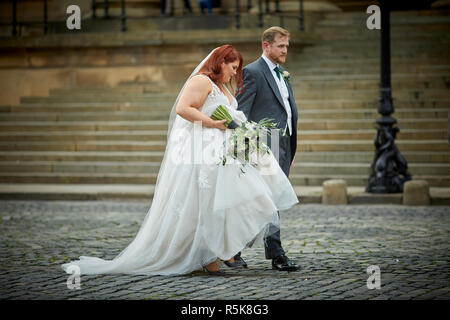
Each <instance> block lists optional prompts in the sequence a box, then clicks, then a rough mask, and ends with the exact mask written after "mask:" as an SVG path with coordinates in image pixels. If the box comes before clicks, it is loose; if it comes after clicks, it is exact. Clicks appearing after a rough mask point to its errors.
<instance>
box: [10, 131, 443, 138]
mask: <svg viewBox="0 0 450 320" xmlns="http://www.w3.org/2000/svg"><path fill="white" fill-rule="evenodd" d="M375 134H376V132H375V130H373V129H371V130H356V129H355V130H301V131H299V133H298V135H297V137H298V140H328V139H330V140H337V139H339V140H340V139H342V140H367V139H374V138H375ZM447 137H448V133H447V131H446V130H442V129H422V130H414V129H412V130H408V129H404V130H401V131H400V132H399V133H397V137H396V138H397V139H399V140H428V139H429V140H441V139H443V140H445V139H447ZM5 139H7V138H5ZM15 140H18V139H16V138H15Z"/></svg>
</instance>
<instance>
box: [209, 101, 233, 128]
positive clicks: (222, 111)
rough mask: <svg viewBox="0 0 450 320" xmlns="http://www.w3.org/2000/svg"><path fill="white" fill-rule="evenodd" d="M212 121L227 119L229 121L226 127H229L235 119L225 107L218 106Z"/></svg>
mask: <svg viewBox="0 0 450 320" xmlns="http://www.w3.org/2000/svg"><path fill="white" fill-rule="evenodd" d="M211 119H213V120H224V119H226V120H227V121H226V122H225V126H226V127H228V125H229V124H230V123H231V122H232V121H233V118H232V117H231V115H230V114H229V113H228V110H227V109H226V108H225V107H224V106H223V105H220V106H218V107H217V109H216V110H214V112H213V113H212V115H211Z"/></svg>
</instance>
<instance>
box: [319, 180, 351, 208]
mask: <svg viewBox="0 0 450 320" xmlns="http://www.w3.org/2000/svg"><path fill="white" fill-rule="evenodd" d="M347 202H348V200H347V183H346V182H345V180H342V179H332V180H327V181H324V183H323V191H322V203H323V204H333V205H338V204H347Z"/></svg>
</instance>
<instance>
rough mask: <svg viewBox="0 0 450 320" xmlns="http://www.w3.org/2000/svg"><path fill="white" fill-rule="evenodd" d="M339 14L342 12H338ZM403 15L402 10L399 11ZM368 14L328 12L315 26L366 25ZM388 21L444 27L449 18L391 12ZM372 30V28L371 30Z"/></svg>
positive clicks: (398, 24) (397, 23) (406, 24)
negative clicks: (347, 15) (336, 13)
mask: <svg viewBox="0 0 450 320" xmlns="http://www.w3.org/2000/svg"><path fill="white" fill-rule="evenodd" d="M339 14H342V13H341V12H339ZM401 14H402V15H403V12H401ZM368 16H369V15H368V14H367V13H366V12H358V15H356V16H349V17H345V18H344V16H340V17H337V16H336V15H333V14H329V15H327V16H326V17H325V18H324V19H323V20H321V21H318V22H317V24H316V25H317V26H320V27H325V26H327V27H335V28H340V27H352V26H358V25H359V26H363V27H364V28H365V27H366V21H367V17H368ZM390 22H391V26H392V28H395V27H397V26H416V27H417V28H419V27H421V26H427V25H433V24H434V25H441V26H442V27H444V28H446V27H447V25H448V23H450V18H449V17H448V16H445V15H442V16H420V15H416V16H413V17H412V16H407V15H403V16H401V15H396V14H395V12H392V13H391V17H390ZM372 31H373V30H372Z"/></svg>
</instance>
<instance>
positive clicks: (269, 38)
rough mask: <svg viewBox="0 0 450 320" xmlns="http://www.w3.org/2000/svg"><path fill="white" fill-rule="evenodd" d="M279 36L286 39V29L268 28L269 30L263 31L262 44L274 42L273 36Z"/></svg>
mask: <svg viewBox="0 0 450 320" xmlns="http://www.w3.org/2000/svg"><path fill="white" fill-rule="evenodd" d="M277 34H279V35H281V36H282V37H288V38H289V31H287V30H286V29H283V28H281V27H270V28H269V29H267V30H265V31H264V32H263V34H262V42H268V43H270V44H272V43H274V42H275V36H276V35H277Z"/></svg>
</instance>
